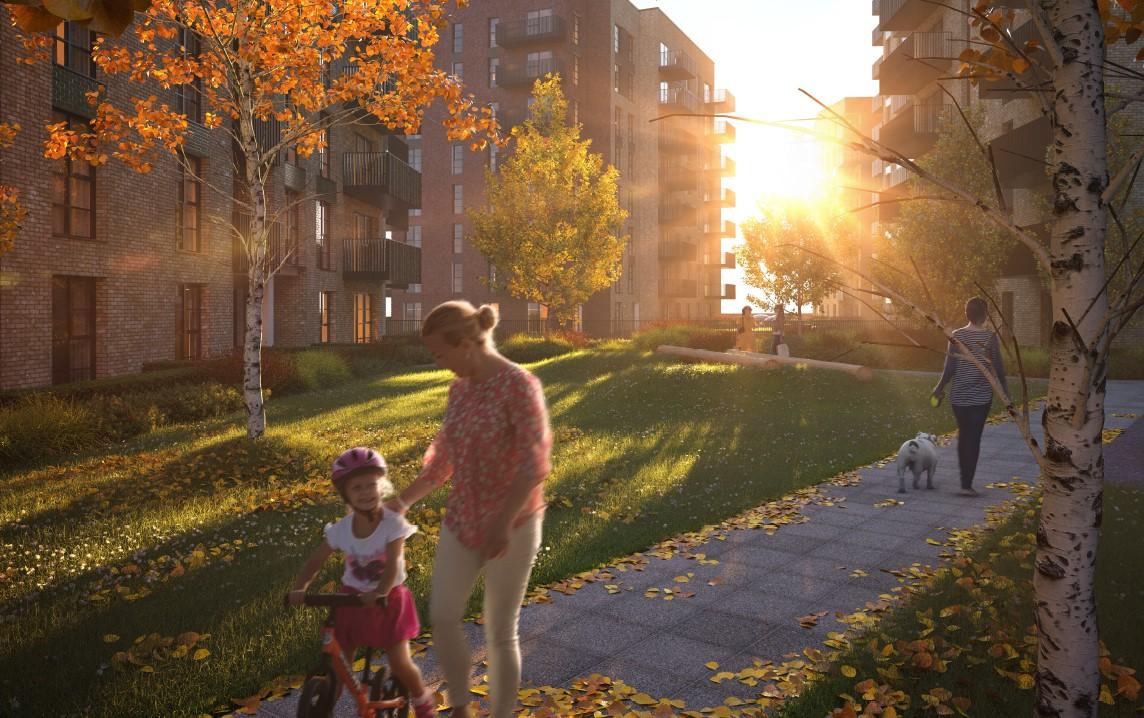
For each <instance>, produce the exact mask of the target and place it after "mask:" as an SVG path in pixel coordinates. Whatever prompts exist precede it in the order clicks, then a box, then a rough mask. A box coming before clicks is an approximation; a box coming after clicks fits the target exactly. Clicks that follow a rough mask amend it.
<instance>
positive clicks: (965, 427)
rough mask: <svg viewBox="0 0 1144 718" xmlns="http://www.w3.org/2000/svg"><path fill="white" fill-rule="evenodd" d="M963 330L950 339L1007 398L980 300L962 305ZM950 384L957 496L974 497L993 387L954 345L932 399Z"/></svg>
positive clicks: (986, 313)
mask: <svg viewBox="0 0 1144 718" xmlns="http://www.w3.org/2000/svg"><path fill="white" fill-rule="evenodd" d="M965 318H966V319H967V320H969V324H967V325H966V326H964V327H962V328H960V329H955V330H954V332H953V336H954V338H955V339H956V340H957V341H958V342H960V343H961V344H964V345H965V346H966V347H968V348H969V351H970V352H972V353H973V356H974V357H976V358H977V361H978V362H980V363H981V364H982V365H983V366H984V367H985V368H986V369H989V370H990V371H991V372H992V373H993V374H994V375H995V376H996V377H997V380H998V382H999V383H1000V384H1001V388H1002V389H1004V390H1005V395H1006V396H1008V394H1009V385H1008V384H1007V383H1006V382H1005V364H1004V363H1003V362H1002V360H1001V340H1000V339H998V338H997V334H996V333H995V332H993V331H991V330H989V329H987V328H986V326H985V322H986V320H987V319H988V318H989V306H988V305H987V304H986V303H985V300H984V299H982V298H981V297H973V298H972V299H970V300H969V301H968V302H966V303H965ZM951 381H952V382H953V387H952V388H951V389H950V391H949V405H950V406H951V407H952V408H953V416H954V418H955V419H957V466H958V469H959V470H960V472H961V492H960V493H961V495H962V496H977V491H976V490H975V489H974V488H973V476H974V474H975V473H976V472H977V458H978V456H979V455H980V453H981V434H982V432H983V431H984V430H985V420H986V419H987V418H988V417H989V408H990V406H992V405H993V387H992V386H991V385H990V384H989V380H988V379H986V378H985V375H984V374H982V373H981V370H979V369H978V368H977V366H976V365H974V363H973V362H972V361H970V360H969V359H968V358H967V357H966V356H965V351H964V350H963V349H962V348H961V346H959V345H958V344H957V343H956V342H953V341H951V342H950V343H949V348H948V350H947V351H946V357H945V370H944V371H943V372H942V374H941V379H940V380H939V381H938V383H937V386H936V387H934V390H933V395H934V398H935V399H937V401H938V402H940V401H941V400H942V397H944V396H945V386H946V384H948V383H950V382H951Z"/></svg>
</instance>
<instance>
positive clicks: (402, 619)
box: [334, 584, 421, 652]
mask: <svg viewBox="0 0 1144 718" xmlns="http://www.w3.org/2000/svg"><path fill="white" fill-rule="evenodd" d="M338 592H339V593H352V594H357V593H361V592H360V591H358V590H356V589H353V588H350V587H349V586H342V587H341V588H339V589H338ZM334 623H335V627H334V636H335V637H336V638H337V639H338V643H339V644H340V645H341V647H342V650H344V651H347V652H350V651H353V650H354V649H355V648H357V647H359V646H369V647H370V648H389V647H390V646H395V645H397V644H398V643H403V642H405V641H408V640H410V639H412V638H415V637H416V636H417V634H418V633H421V624H420V622H419V621H418V620H417V606H416V605H415V604H414V603H413V593H412V592H410V590H409V589H408V588H406V587H405V585H404V584H402V585H400V586H396V587H394V589H393V590H392V591H390V592H389V597H388V600H387V601H386V604H385V606H384V607H382V606H351V607H342V608H335V609H334Z"/></svg>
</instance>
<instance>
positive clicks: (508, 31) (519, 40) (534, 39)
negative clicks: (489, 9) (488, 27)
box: [497, 15, 568, 47]
mask: <svg viewBox="0 0 1144 718" xmlns="http://www.w3.org/2000/svg"><path fill="white" fill-rule="evenodd" d="M567 34H568V28H567V23H565V22H564V18H562V17H560V16H557V15H545V16H543V17H530V18H525V19H523V20H513V21H511V22H500V23H497V44H498V45H500V46H501V47H519V46H521V45H527V44H531V43H542V42H552V41H556V40H563V39H564V38H565V36H567Z"/></svg>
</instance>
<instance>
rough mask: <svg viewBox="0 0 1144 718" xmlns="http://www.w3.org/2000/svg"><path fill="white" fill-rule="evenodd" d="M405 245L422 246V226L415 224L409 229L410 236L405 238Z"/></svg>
mask: <svg viewBox="0 0 1144 718" xmlns="http://www.w3.org/2000/svg"><path fill="white" fill-rule="evenodd" d="M405 243H406V244H408V245H409V246H410V247H420V246H421V225H419V224H414V225H410V227H409V234H407V235H406V236H405Z"/></svg>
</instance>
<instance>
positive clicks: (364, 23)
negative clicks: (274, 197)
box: [26, 0, 496, 437]
mask: <svg viewBox="0 0 1144 718" xmlns="http://www.w3.org/2000/svg"><path fill="white" fill-rule="evenodd" d="M465 1H466V0H458V3H457V4H458V5H463V4H465ZM451 4H452V3H450V2H448V0H368V1H365V0H337V1H336V2H311V1H309V0H301V1H299V0H157V1H156V2H152V3H151V5H150V6H149V7H148V8H147V9H146V11H145V12H142V13H138V14H137V15H136V16H135V21H134V23H133V24H132V26H131V27H130V29H129V30H128V31H127V32H125V33H124V34H123V35H122V36H121V37H119V38H111V37H108V36H101V37H99V38H98V39H97V40H96V42H95V44H94V49H93V53H92V54H93V58H94V61H95V64H96V66H97V68H98V70H99V72H100V73H101V78H103V83H104V84H101V86H100V89H99V91H97V92H93V93H90V94H89V95H88V100H89V102H90V103H91V104H92V105H93V107H94V118H93V119H92V120H91V122H90V125H89V127H87V128H79V129H77V128H76V127H75V126H74V125H72V126H70V127H69V126H66V125H65V124H63V123H61V124H55V125H49V127H48V130H49V138H48V140H47V142H46V146H45V154H46V155H47V156H48V157H49V158H57V159H58V158H61V157H65V156H67V157H71V158H73V159H81V160H86V161H88V162H91V163H92V164H96V165H98V164H102V163H104V162H108V161H112V160H115V161H119V162H122V163H124V164H125V165H127V166H128V167H130V168H132V169H134V170H136V171H139V172H147V171H149V170H150V169H151V167H152V165H153V163H154V162H156V161H157V159H158V158H159V157H162V156H168V157H175V158H176V159H179V160H180V161H183V164H184V168H185V169H186V170H187V171H188V172H190V173H191V175H192V176H193V174H194V172H193V169H192V168H191V167H190V164H189V163H187V162H186V161H185V158H184V155H183V154H182V152H181V148H182V146H183V144H184V142H185V140H186V139H187V133H188V131H190V130H189V126H188V121H187V117H186V115H184V114H182V113H181V112H180V111H178V110H176V109H173V108H172V107H171V105H170V104H168V103H167V102H166V101H164V100H162V99H160V97H159V96H160V95H162V94H163V93H162V92H159V91H160V90H165V91H172V90H174V91H178V92H183V93H193V94H194V95H196V96H197V98H198V100H199V101H200V104H201V107H202V118H203V119H202V124H203V125H204V126H205V127H206V129H207V130H210V131H218V132H225V133H227V135H229V136H230V138H231V139H232V140H233V142H234V145H235V147H236V148H237V154H236V156H237V157H238V158H240V161H239V162H237V163H236V164H237V166H236V167H235V170H234V171H235V173H236V175H237V176H236V177H235V183H234V184H235V187H236V188H239V189H240V191H236V192H235V194H236V195H238V196H235V197H234V198H233V200H234V202H235V204H236V206H237V208H238V209H239V210H240V211H241V212H242V213H243V214H244V215H246V216H248V217H249V218H250V221H249V227H244V230H245V231H243V232H239V231H238V228H233V227H232V230H233V231H234V233H235V235H236V237H237V238H239V239H240V240H241V241H242V243H243V247H244V249H245V252H246V256H247V260H248V261H247V267H248V270H247V280H248V290H249V291H248V299H247V302H246V306H245V327H246V330H245V339H244V342H243V364H244V371H243V394H244V399H245V403H246V408H247V411H248V421H247V434H248V435H249V436H250V437H257V436H260V435H262V434H263V433H264V432H265V431H266V415H265V408H264V406H263V393H262V385H261V369H260V358H261V352H262V305H263V299H264V296H265V292H266V286H267V282H268V281H269V279H270V278H271V277H272V276H273V273H274V271H275V270H276V269H277V267H275V266H271V260H270V253H269V251H268V249H269V246H268V239H269V233H270V228H271V219H272V218H271V217H269V216H268V202H267V184H268V182H269V178H270V175H271V167H272V164H273V163H274V160H275V158H277V157H278V155H279V154H280V153H283V152H284V151H286V150H287V149H289V148H294V149H296V151H297V153H298V155H299V156H300V157H308V156H309V155H310V154H312V153H313V152H315V151H318V150H319V149H322V148H324V147H325V146H326V144H327V141H328V137H329V133H330V130H332V129H334V128H336V127H339V126H346V125H352V124H356V123H359V122H361V121H363V119H368V120H369V121H371V122H373V123H380V124H381V125H383V126H384V127H386V128H387V129H389V130H390V131H394V132H408V133H415V132H417V131H419V127H420V123H421V121H422V117H423V115H424V112H425V110H426V108H427V107H428V106H429V105H430V104H431V103H433V102H435V101H440V102H442V103H443V104H444V106H445V109H446V116H445V119H444V121H443V122H444V124H445V126H446V129H447V131H448V135H449V137H450V139H452V140H455V141H464V140H469V141H472V142H474V143H476V144H477V145H481V144H483V143H484V142H485V141H486V139H485V138H486V137H489V136H495V127H496V124H495V121H494V120H493V119H492V115H491V112H490V111H489V110H488V109H487V108H480V107H478V106H477V105H476V104H475V102H474V101H473V99H472V98H471V97H468V96H466V95H464V94H463V88H462V86H461V84H460V82H459V80H458V79H457V78H455V77H453V76H451V75H449V74H447V73H445V72H444V71H442V70H439V69H437V68H436V67H434V54H433V46H434V45H435V44H436V43H437V41H438V29H439V28H440V27H443V26H444V25H445V23H446V22H447V13H448V11H449V7H450V5H451ZM50 42H51V38H50V37H46V36H43V35H39V36H30V37H28V38H27V40H26V44H28V45H30V46H31V49H32V50H33V53H34V54H35V53H36V52H37V51H38V52H39V53H40V54H41V55H43V54H44V53H43V51H44V50H46V48H47V47H49V46H50ZM112 83H114V85H115V87H116V88H118V89H117V92H116V95H115V97H116V98H121V97H123V95H124V93H123V90H124V88H126V89H128V90H129V91H130V92H129V97H127V98H126V99H123V100H113V99H112V98H111V97H110V96H109V94H108V92H107V85H109V84H112ZM267 128H272V129H273V131H267ZM195 131H202V129H201V128H199V129H197V130H195ZM209 186H210V185H209V184H208V187H209ZM212 189H213V190H214V191H218V192H220V193H224V194H225V195H226V196H227V197H231V192H230V189H231V188H225V189H223V188H217V187H213V188H212Z"/></svg>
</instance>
